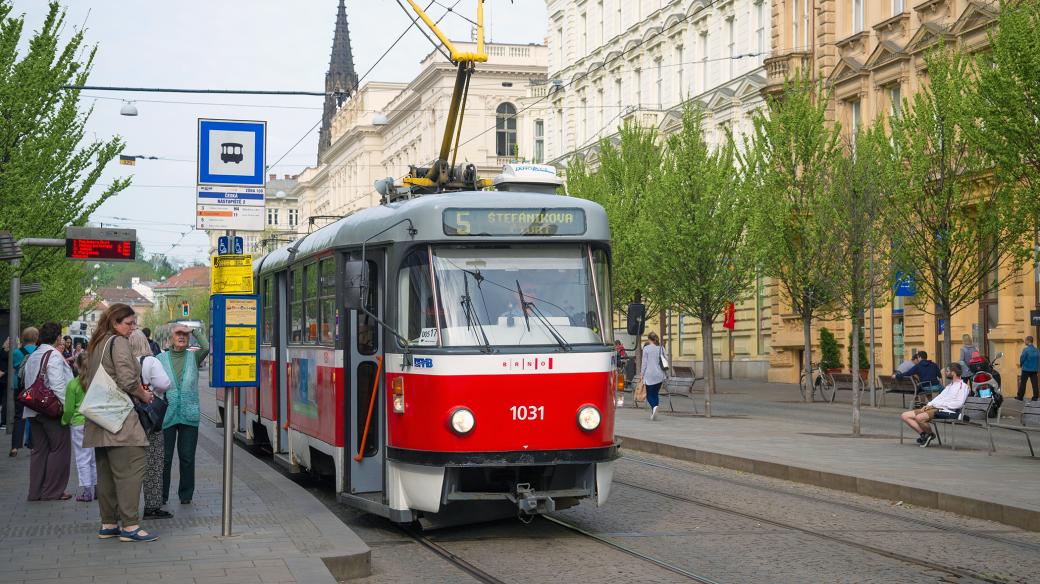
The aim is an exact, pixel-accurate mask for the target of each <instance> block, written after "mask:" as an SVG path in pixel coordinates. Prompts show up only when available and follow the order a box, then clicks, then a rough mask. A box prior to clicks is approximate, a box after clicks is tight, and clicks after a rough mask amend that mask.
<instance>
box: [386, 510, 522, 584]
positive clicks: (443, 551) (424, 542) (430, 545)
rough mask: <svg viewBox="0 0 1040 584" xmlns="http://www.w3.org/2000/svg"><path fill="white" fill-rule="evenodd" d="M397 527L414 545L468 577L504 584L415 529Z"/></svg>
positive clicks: (488, 582) (492, 583) (487, 583)
mask: <svg viewBox="0 0 1040 584" xmlns="http://www.w3.org/2000/svg"><path fill="white" fill-rule="evenodd" d="M399 527H400V529H401V532H402V533H404V534H405V535H407V536H408V537H410V538H412V539H413V540H415V541H416V543H418V544H419V545H421V546H423V547H425V548H426V549H428V550H430V551H431V552H433V553H434V554H436V555H438V556H440V557H441V558H442V559H444V560H445V561H447V562H448V563H449V564H451V565H453V566H455V567H456V568H458V569H460V570H462V571H463V572H465V573H467V574H469V575H470V576H473V577H474V578H476V579H477V580H479V581H481V582H484V583H486V584H505V580H501V579H499V578H496V577H495V576H493V575H491V574H489V573H488V572H485V571H484V570H482V569H480V568H478V567H477V566H475V565H473V564H471V563H469V562H467V561H466V560H464V559H462V558H461V557H459V556H457V555H455V554H453V553H451V552H450V551H448V550H447V548H445V547H444V546H442V545H440V544H438V543H436V542H434V541H433V540H431V539H430V538H428V537H426V536H425V535H423V534H421V533H419V532H418V531H417V530H416V529H415V528H412V527H405V526H403V525H402V526H399Z"/></svg>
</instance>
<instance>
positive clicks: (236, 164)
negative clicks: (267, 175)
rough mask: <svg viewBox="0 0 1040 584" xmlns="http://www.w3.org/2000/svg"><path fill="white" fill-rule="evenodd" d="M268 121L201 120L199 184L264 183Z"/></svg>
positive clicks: (249, 184) (234, 184) (250, 185)
mask: <svg viewBox="0 0 1040 584" xmlns="http://www.w3.org/2000/svg"><path fill="white" fill-rule="evenodd" d="M266 133H267V122H253V121H245V120H206V119H200V120H199V168H198V181H197V182H198V184H200V185H226V186H242V187H262V186H264V168H265V166H264V165H265V164H266V162H267V161H266V160H265V159H264V158H265V156H266V147H265V145H266V140H267V137H266Z"/></svg>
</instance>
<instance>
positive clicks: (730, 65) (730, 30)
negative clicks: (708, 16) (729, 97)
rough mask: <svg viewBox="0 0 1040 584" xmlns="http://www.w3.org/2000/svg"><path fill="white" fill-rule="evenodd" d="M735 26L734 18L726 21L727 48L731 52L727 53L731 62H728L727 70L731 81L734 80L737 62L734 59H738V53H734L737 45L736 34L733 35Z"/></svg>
mask: <svg viewBox="0 0 1040 584" xmlns="http://www.w3.org/2000/svg"><path fill="white" fill-rule="evenodd" d="M733 24H734V23H733V17H732V16H731V17H729V18H727V19H726V38H727V39H728V44H727V48H728V49H729V51H728V53H727V54H728V55H729V60H728V61H727V68H728V70H729V79H733V63H734V62H735V61H736V59H735V58H734V57H736V53H734V52H733V51H734V48H735V43H736V40H735V39H734V34H733V29H734V26H733Z"/></svg>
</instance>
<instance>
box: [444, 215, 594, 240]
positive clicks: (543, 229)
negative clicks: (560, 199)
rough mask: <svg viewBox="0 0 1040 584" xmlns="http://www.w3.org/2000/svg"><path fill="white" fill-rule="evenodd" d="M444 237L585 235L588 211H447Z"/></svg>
mask: <svg viewBox="0 0 1040 584" xmlns="http://www.w3.org/2000/svg"><path fill="white" fill-rule="evenodd" d="M444 234H445V235H463V236H474V237H481V236H483V237H487V236H491V237H511V236H518V235H519V236H551V235H584V234H585V211H584V210H582V209H576V208H559V209H537V208H534V209H531V208H526V209H525V208H498V209H445V210H444Z"/></svg>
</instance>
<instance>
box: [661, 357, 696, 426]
mask: <svg viewBox="0 0 1040 584" xmlns="http://www.w3.org/2000/svg"><path fill="white" fill-rule="evenodd" d="M701 379H704V378H703V377H697V376H696V375H695V374H694V372H693V367H689V366H685V365H672V367H671V370H670V371H669V372H668V379H666V380H665V381H664V385H662V386H661V395H665V396H668V410H669V411H672V412H674V411H675V406H674V405H673V404H672V396H675V397H685V398H687V399H689V400H690V403H691V404H693V413H695V414H696V413H698V412H697V400H696V399H694V397H693V387H694V385H696V384H697V381H698V380H701Z"/></svg>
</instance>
